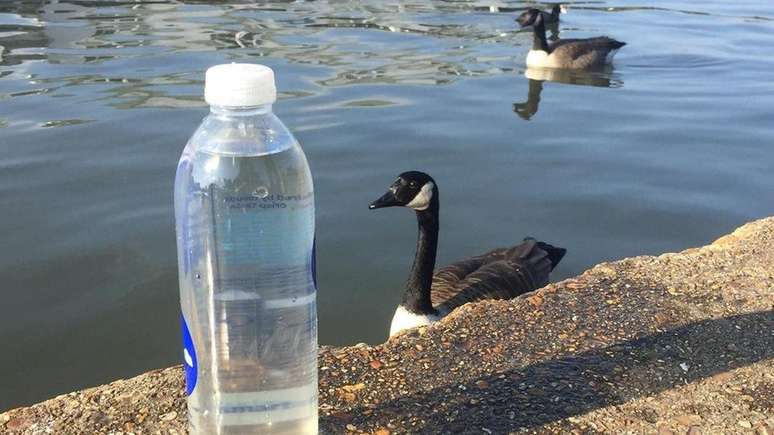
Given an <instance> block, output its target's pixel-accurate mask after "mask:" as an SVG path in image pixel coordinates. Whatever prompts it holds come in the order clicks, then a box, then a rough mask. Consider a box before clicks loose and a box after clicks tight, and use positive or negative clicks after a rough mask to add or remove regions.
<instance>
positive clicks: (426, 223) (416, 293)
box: [401, 191, 438, 314]
mask: <svg viewBox="0 0 774 435" xmlns="http://www.w3.org/2000/svg"><path fill="white" fill-rule="evenodd" d="M416 214H417V223H418V224H419V235H418V236H417V253H416V256H415V257H414V265H413V266H411V272H409V279H408V282H407V283H406V291H405V292H404V293H403V300H402V301H401V305H403V306H404V307H405V308H406V309H407V310H409V311H410V312H412V313H415V314H437V313H438V312H437V311H436V310H435V309H434V308H433V303H432V301H431V300H430V287H431V286H432V284H433V269H435V253H436V249H437V248H438V193H437V191H436V192H434V195H433V199H432V200H431V202H430V206H429V207H428V208H427V209H426V210H421V211H419V210H418V211H417V213H416Z"/></svg>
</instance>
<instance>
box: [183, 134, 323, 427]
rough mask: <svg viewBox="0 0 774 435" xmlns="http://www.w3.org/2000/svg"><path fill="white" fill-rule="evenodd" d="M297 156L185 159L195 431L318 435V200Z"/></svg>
mask: <svg viewBox="0 0 774 435" xmlns="http://www.w3.org/2000/svg"><path fill="white" fill-rule="evenodd" d="M299 154H300V149H298V148H297V147H295V148H289V149H286V150H285V151H281V152H277V153H274V154H268V155H261V156H231V155H219V154H214V153H206V152H197V153H195V154H194V155H193V157H192V160H191V161H190V162H189V164H190V165H191V170H190V173H191V178H190V187H189V189H188V191H189V196H188V201H187V205H188V213H189V216H191V217H192V223H191V228H190V231H192V234H191V237H189V240H190V241H191V242H190V246H189V247H188V253H189V258H190V260H191V262H190V271H189V273H190V274H192V276H196V277H197V279H189V280H186V282H187V283H191V285H192V286H193V287H194V288H192V289H191V291H190V292H188V293H189V294H191V295H194V299H195V300H192V301H190V302H191V308H192V311H193V312H192V313H191V314H190V315H191V316H192V317H195V319H193V320H194V321H189V323H190V324H191V325H196V326H192V327H191V333H192V335H193V336H194V341H195V342H196V343H197V345H198V346H199V348H197V349H196V353H197V358H198V359H199V375H198V381H197V385H196V388H195V389H194V391H193V393H192V395H191V397H190V398H189V403H190V406H189V409H190V411H191V413H192V416H191V417H192V418H191V424H192V426H193V428H195V429H196V431H197V432H202V433H206V432H208V431H209V430H212V431H213V433H227V434H242V433H271V434H285V433H287V434H291V433H292V434H300V433H316V432H317V394H316V391H317V352H316V350H317V320H316V290H315V284H314V279H313V276H312V269H313V264H312V263H313V261H314V260H313V243H314V203H313V193H312V184H311V179H310V177H309V175H308V169H307V168H306V164H305V160H304V161H303V163H304V164H303V165H299V158H301V159H303V155H302V154H301V155H300V157H299ZM195 232H199V233H198V234H194V233H195ZM197 240H198V241H199V242H197ZM210 292H211V294H210ZM183 293H186V292H185V291H184V292H183ZM184 304H185V301H184ZM215 422H217V427H218V429H217V432H215V430H214V427H213V428H210V427H209V425H210V424H215ZM200 426H204V427H200Z"/></svg>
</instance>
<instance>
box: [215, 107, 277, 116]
mask: <svg viewBox="0 0 774 435" xmlns="http://www.w3.org/2000/svg"><path fill="white" fill-rule="evenodd" d="M271 106H272V105H271V104H263V105H260V106H248V107H229V106H214V105H213V106H210V113H211V114H212V115H214V116H217V117H228V118H235V117H244V116H260V115H267V114H270V113H272V111H271Z"/></svg>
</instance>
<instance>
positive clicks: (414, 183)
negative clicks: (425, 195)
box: [409, 181, 417, 189]
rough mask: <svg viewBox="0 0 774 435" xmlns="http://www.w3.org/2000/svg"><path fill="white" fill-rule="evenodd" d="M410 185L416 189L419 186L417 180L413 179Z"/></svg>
mask: <svg viewBox="0 0 774 435" xmlns="http://www.w3.org/2000/svg"><path fill="white" fill-rule="evenodd" d="M409 186H411V188H412V189H416V188H417V182H416V181H412V182H411V183H409Z"/></svg>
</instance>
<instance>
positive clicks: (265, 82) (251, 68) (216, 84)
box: [204, 63, 277, 107]
mask: <svg viewBox="0 0 774 435" xmlns="http://www.w3.org/2000/svg"><path fill="white" fill-rule="evenodd" d="M204 101H206V102H207V104H210V105H212V106H226V107H250V106H260V105H263V104H271V103H273V102H275V101H277V88H276V87H275V85H274V71H272V69H271V68H269V67H268V66H264V65H257V64H251V63H225V64H222V65H215V66H213V67H211V68H209V69H207V73H206V74H205V78H204Z"/></svg>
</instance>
